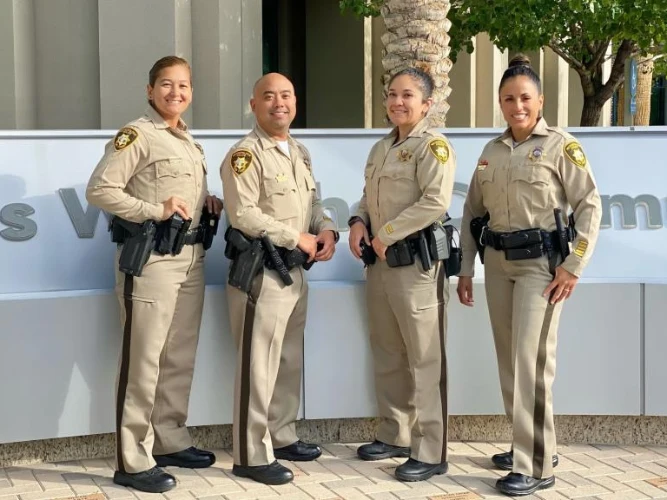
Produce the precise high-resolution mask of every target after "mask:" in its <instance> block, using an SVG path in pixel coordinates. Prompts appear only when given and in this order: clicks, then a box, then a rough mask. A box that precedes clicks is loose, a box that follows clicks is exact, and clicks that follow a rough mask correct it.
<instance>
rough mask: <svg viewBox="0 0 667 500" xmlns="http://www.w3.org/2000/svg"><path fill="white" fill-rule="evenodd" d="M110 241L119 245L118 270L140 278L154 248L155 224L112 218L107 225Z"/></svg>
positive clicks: (153, 222)
mask: <svg viewBox="0 0 667 500" xmlns="http://www.w3.org/2000/svg"><path fill="white" fill-rule="evenodd" d="M109 230H110V231H111V237H112V241H114V242H116V243H119V244H120V245H121V250H120V256H119V258H118V269H119V270H120V271H121V272H123V273H125V274H129V275H130V276H136V277H139V276H141V273H142V272H143V269H144V266H145V265H146V262H147V261H148V258H149V257H150V255H151V252H152V251H153V248H154V240H155V233H156V231H157V224H156V223H155V221H153V220H147V221H146V222H142V223H138V222H130V221H127V220H125V219H122V218H120V217H117V216H114V217H112V218H111V221H110V223H109Z"/></svg>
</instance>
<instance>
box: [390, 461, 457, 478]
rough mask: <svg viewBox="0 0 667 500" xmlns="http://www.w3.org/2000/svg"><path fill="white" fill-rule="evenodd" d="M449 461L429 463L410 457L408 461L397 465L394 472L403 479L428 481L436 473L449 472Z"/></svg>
mask: <svg viewBox="0 0 667 500" xmlns="http://www.w3.org/2000/svg"><path fill="white" fill-rule="evenodd" d="M447 468H448V465H447V462H442V463H441V464H427V463H426V462H420V461H419V460H415V459H414V458H408V460H407V462H405V463H403V464H401V465H399V466H398V467H396V471H395V472H394V474H395V475H396V479H399V480H401V481H426V480H427V479H430V478H431V477H432V476H435V475H436V474H444V473H445V472H447Z"/></svg>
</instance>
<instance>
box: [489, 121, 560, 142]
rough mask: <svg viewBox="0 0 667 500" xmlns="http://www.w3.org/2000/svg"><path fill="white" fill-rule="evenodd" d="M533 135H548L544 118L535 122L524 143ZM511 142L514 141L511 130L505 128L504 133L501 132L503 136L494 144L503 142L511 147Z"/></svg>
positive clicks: (547, 126) (547, 127)
mask: <svg viewBox="0 0 667 500" xmlns="http://www.w3.org/2000/svg"><path fill="white" fill-rule="evenodd" d="M535 135H541V136H547V135H549V125H548V124H547V121H546V120H545V119H544V117H540V118H539V119H538V120H537V123H536V124H535V127H534V128H533V131H532V132H531V133H530V135H529V136H528V138H527V139H526V141H527V140H529V139H530V138H531V137H533V136H535ZM513 140H514V139H513V138H512V129H510V127H507V128H506V129H505V132H503V134H502V135H501V136H500V137H498V138H497V139H496V142H504V143H505V144H507V145H510V146H511V145H512V142H513ZM523 142H525V141H523Z"/></svg>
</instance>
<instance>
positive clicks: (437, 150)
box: [428, 139, 449, 163]
mask: <svg viewBox="0 0 667 500" xmlns="http://www.w3.org/2000/svg"><path fill="white" fill-rule="evenodd" d="M428 150H429V151H430V152H431V153H432V154H433V156H435V157H436V158H437V159H438V161H439V162H440V163H447V160H449V146H448V145H447V142H445V140H444V139H433V140H432V141H431V142H429V143H428Z"/></svg>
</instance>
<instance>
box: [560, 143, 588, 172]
mask: <svg viewBox="0 0 667 500" xmlns="http://www.w3.org/2000/svg"><path fill="white" fill-rule="evenodd" d="M563 150H564V151H565V155H566V156H567V157H568V158H569V159H570V161H571V162H572V163H574V164H575V165H576V166H577V167H579V168H586V155H585V154H584V150H583V149H581V144H579V143H578V142H577V141H570V142H567V143H565V146H564V147H563Z"/></svg>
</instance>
